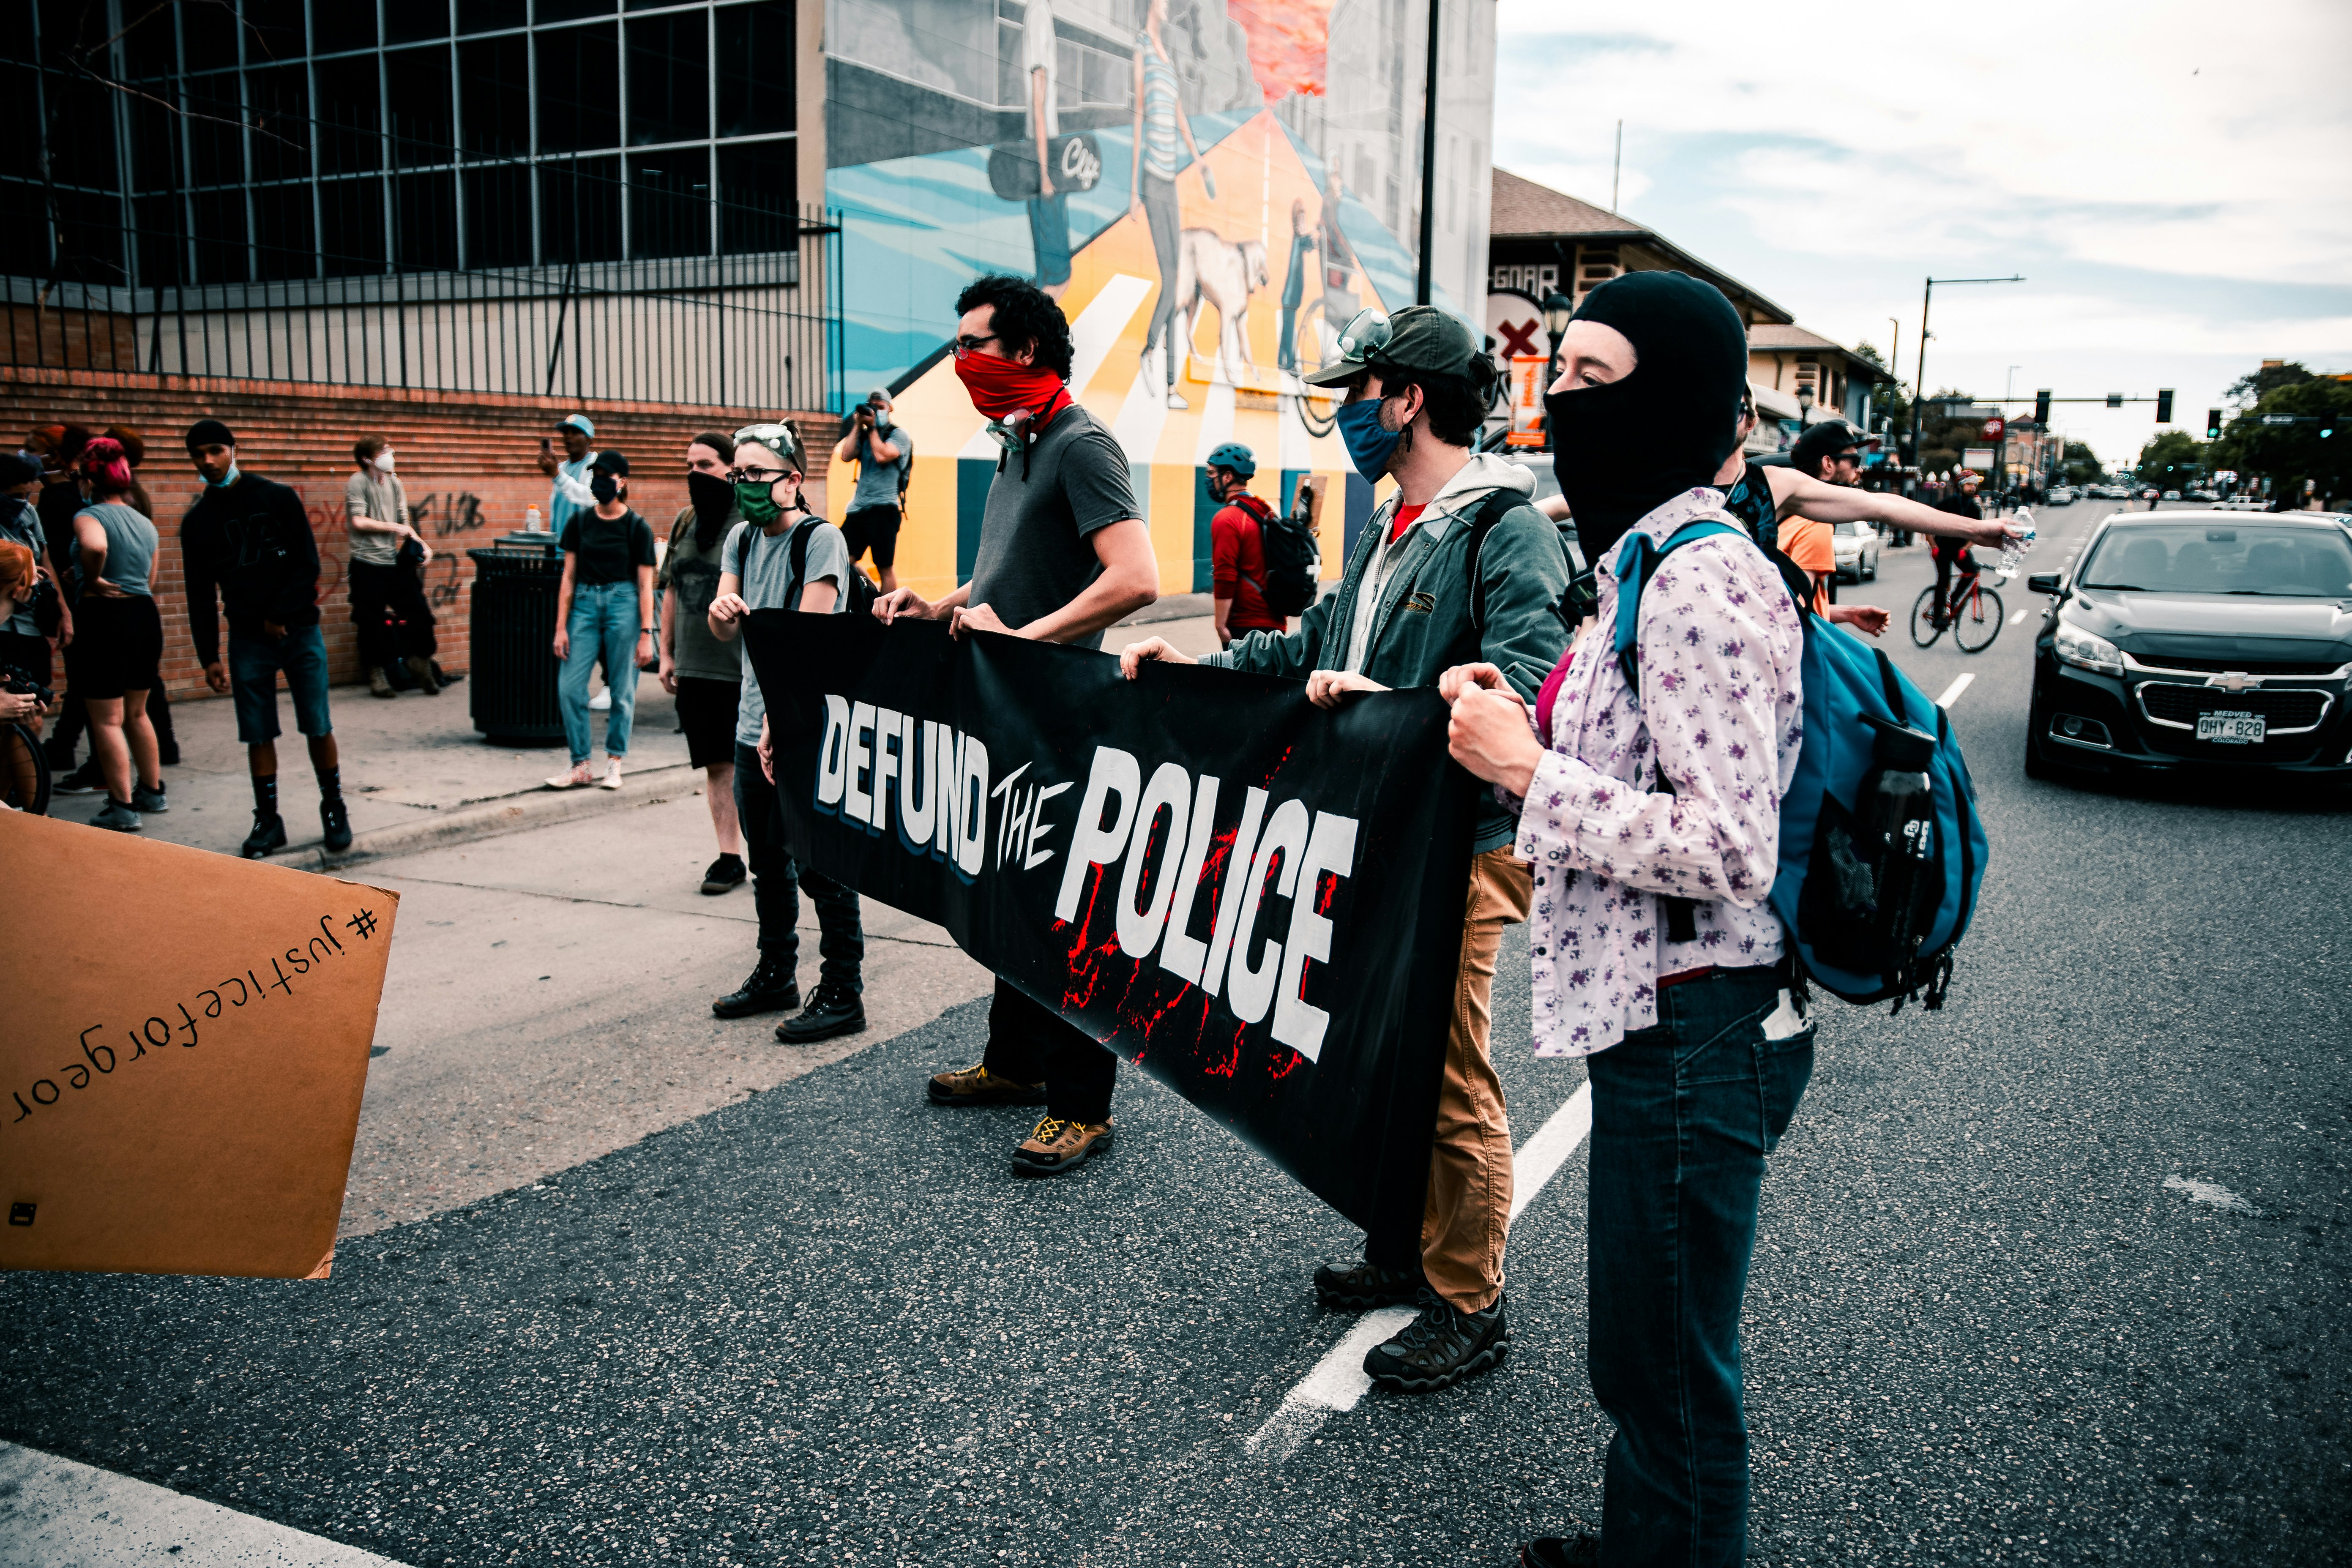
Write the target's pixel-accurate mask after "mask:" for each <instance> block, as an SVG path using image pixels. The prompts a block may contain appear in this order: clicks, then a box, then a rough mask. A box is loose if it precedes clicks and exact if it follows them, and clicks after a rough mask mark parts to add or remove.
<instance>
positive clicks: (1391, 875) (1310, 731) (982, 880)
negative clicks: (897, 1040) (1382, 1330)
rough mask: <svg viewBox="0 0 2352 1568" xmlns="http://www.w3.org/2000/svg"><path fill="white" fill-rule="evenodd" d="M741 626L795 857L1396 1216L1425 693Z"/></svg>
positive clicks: (1440, 809)
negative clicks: (946, 942)
mask: <svg viewBox="0 0 2352 1568" xmlns="http://www.w3.org/2000/svg"><path fill="white" fill-rule="evenodd" d="M746 647H748V649H749V651H750V654H751V662H752V666H753V668H755V669H756V670H757V671H758V673H759V679H760V688H761V692H762V693H763V694H764V695H765V697H766V699H767V704H768V713H769V718H770V732H771V734H772V737H773V738H774V748H775V765H776V784H777V786H778V788H777V794H778V797H779V801H780V810H781V811H782V815H783V818H784V828H785V835H786V837H787V840H788V842H789V843H790V844H791V846H792V848H793V855H794V856H795V858H798V859H800V860H801V861H802V862H803V864H805V865H808V866H811V867H813V868H815V869H816V870H818V871H821V872H823V873H824V875H826V876H828V877H833V878H835V879H839V880H840V881H843V882H845V883H847V884H849V885H850V886H852V887H855V888H856V889H857V890H858V891H859V892H860V893H863V894H865V895H866V896H868V897H870V898H874V899H878V900H881V901H882V902H884V903H886V904H889V905H892V906H894V907H895V908H898V909H900V910H906V911H907V912H908V913H909V914H913V915H918V916H920V917H921V918H923V919H925V920H929V921H937V922H938V923H939V924H940V925H942V926H945V927H946V928H947V929H948V931H950V933H952V934H953V935H954V937H955V939H956V942H958V943H959V944H960V945H961V947H962V948H963V949H964V951H965V952H969V953H971V955H972V957H974V958H975V959H977V960H979V961H980V962H981V963H983V964H986V965H987V966H988V967H989V968H990V969H991V970H992V971H994V972H995V973H998V974H1000V975H1002V976H1003V977H1004V978H1005V979H1007V980H1009V981H1011V982H1012V983H1013V984H1015V985H1017V986H1019V987H1020V988H1021V989H1022V990H1023V991H1024V992H1025V993H1027V994H1029V995H1031V996H1033V997H1034V998H1036V999H1037V1000H1038V1001H1040V1002H1042V1003H1044V1004H1045V1005H1048V1006H1051V1007H1054V1008H1056V1009H1058V1010H1059V1011H1060V1013H1061V1015H1062V1016H1064V1017H1066V1018H1067V1019H1069V1020H1070V1021H1071V1022H1073V1023H1075V1024H1076V1025H1077V1026H1080V1027H1081V1028H1083V1029H1085V1030H1086V1031H1087V1033H1088V1034H1089V1035H1092V1036H1093V1037H1095V1038H1096V1039H1097V1040H1099V1041H1101V1042H1102V1043H1103V1044H1104V1045H1105V1046H1107V1047H1109V1048H1111V1049H1113V1050H1115V1051H1117V1052H1118V1054H1119V1055H1120V1056H1122V1057H1124V1058H1127V1059H1128V1060H1129V1061H1130V1062H1133V1063H1134V1064H1135V1065H1137V1066H1138V1067H1140V1068H1142V1069H1143V1070H1144V1071H1146V1072H1148V1073H1150V1074H1151V1075H1152V1076H1153V1077H1154V1078H1157V1079H1160V1081H1161V1082H1162V1083H1165V1084H1167V1085H1168V1086H1169V1087H1171V1088H1172V1089H1175V1090H1176V1091H1177V1092H1178V1093H1180V1094H1181V1095H1183V1096H1184V1098H1185V1099H1187V1100H1191V1101H1192V1103H1193V1104H1194V1105H1196V1106H1198V1107H1200V1108H1201V1109H1202V1110H1204V1111H1207V1112H1208V1113H1209V1114H1210V1115H1212V1116H1213V1117H1215V1118H1216V1119H1217V1120H1219V1121H1222V1122H1223V1123H1224V1124H1225V1125H1226V1126H1228V1127H1230V1128H1232V1129H1233V1130H1234V1131H1235V1132H1236V1133H1238V1134H1240V1136H1241V1137H1242V1138H1243V1139H1244V1140H1245V1141H1247V1142H1249V1143H1251V1144H1252V1145H1254V1146H1255V1147H1256V1148H1257V1149H1259V1150H1260V1151H1262V1152H1265V1154H1266V1155H1267V1156H1268V1157H1269V1158H1270V1159H1272V1160H1273V1161H1274V1162H1275V1163H1276V1164H1277V1165H1280V1166H1281V1167H1282V1168H1283V1169H1284V1170H1286V1171H1287V1172H1289V1173H1291V1174H1292V1175H1293V1176H1295V1177H1297V1179H1298V1180H1299V1181H1300V1182H1301V1183H1303V1184H1305V1185H1306V1186H1307V1189H1308V1190H1309V1191H1311V1192H1313V1193H1315V1194H1317V1195H1318V1196H1319V1197H1321V1198H1322V1199H1323V1200H1324V1201H1325V1202H1327V1203H1328V1204H1329V1205H1331V1206H1332V1207H1333V1208H1335V1209H1337V1210H1339V1212H1340V1213H1341V1214H1342V1215H1346V1216H1347V1217H1348V1218H1349V1219H1351V1220H1353V1221H1355V1222H1356V1223H1357V1224H1359V1225H1361V1226H1366V1227H1368V1228H1370V1227H1375V1226H1379V1227H1394V1228H1395V1229H1396V1230H1401V1231H1402V1232H1403V1233H1404V1234H1417V1233H1418V1227H1419V1224H1420V1214H1421V1205H1422V1201H1423V1188H1424V1183H1425V1180H1426V1176H1427V1173H1428V1163H1429V1141H1430V1129H1431V1126H1432V1123H1433V1119H1434V1117H1435V1114H1436V1094H1437V1085H1438V1079H1439V1074H1440V1073H1441V1071H1442V1070H1443V1064H1444V1055H1445V1037H1446V1026H1447V1022H1448V1018H1449V1015H1450V1007H1451V1003H1452V997H1453V992H1454V974H1455V966H1456V951H1457V949H1458V947H1459V945H1460V938H1461V923H1462V908H1463V894H1464V889H1465V885H1466V882H1467V879H1468V876H1469V826H1470V816H1471V813H1470V809H1469V806H1470V792H1471V790H1472V789H1473V788H1474V787H1475V784H1474V782H1473V781H1472V780H1471V778H1470V776H1469V775H1468V774H1467V773H1464V772H1463V771H1462V770H1461V769H1460V768H1458V767H1454V766H1453V765H1451V764H1450V763H1448V762H1447V760H1446V754H1445V724H1446V709H1445V705H1444V703H1443V702H1441V701H1440V700H1438V698H1437V696H1436V694H1435V693H1434V692H1433V691H1400V692H1391V693H1381V694H1376V695H1370V696H1366V697H1360V698H1358V699H1356V700H1353V701H1351V702H1349V703H1348V704H1347V705H1346V706H1344V707H1342V708H1340V709H1339V710H1337V711H1329V712H1327V711H1325V710H1322V709H1319V708H1317V707H1315V706H1314V705H1313V704H1311V703H1309V702H1308V701H1307V699H1306V695H1305V693H1306V688H1305V686H1304V685H1303V684H1301V683H1300V682H1297V681H1294V680H1281V679H1273V678H1270V677H1265V676H1254V675H1242V674H1237V673H1235V672H1234V671H1232V670H1226V669H1203V668H1198V667H1195V666H1189V665H1174V666H1171V665H1158V664H1154V665H1148V666H1146V667H1145V668H1144V669H1143V671H1142V678H1141V679H1139V680H1135V681H1132V682H1130V681H1128V680H1126V679H1122V678H1121V677H1120V675H1119V672H1118V660H1117V659H1116V658H1111V657H1110V656H1108V655H1107V654H1100V653H1093V652H1089V651H1087V650H1085V649H1080V648H1068V647H1057V646H1054V645H1051V644H1045V643H1035V642H1029V641H1025V640H1024V639H1021V638H1018V637H1004V636H1000V635H996V634H992V633H980V634H976V635H973V636H970V637H964V638H962V639H961V640H958V639H953V638H950V637H949V636H948V633H947V628H946V626H944V625H943V624H942V623H939V622H901V623H899V624H898V625H896V626H887V627H886V626H883V625H881V623H879V622H877V621H875V620H873V619H871V618H870V617H867V616H814V615H798V614H793V613H791V612H788V611H782V610H761V611H759V612H756V613H755V614H754V615H753V616H751V621H750V624H749V631H748V634H747V641H746ZM1244 865H1246V866H1247V867H1248V868H1249V870H1248V872H1247V873H1246V874H1236V873H1237V868H1241V867H1243V866H1244ZM1252 888H1255V889H1262V890H1261V891H1260V892H1258V893H1257V894H1256V895H1255V897H1253V896H1250V895H1249V892H1248V889H1252Z"/></svg>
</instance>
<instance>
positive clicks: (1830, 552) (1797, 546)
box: [1780, 517, 1837, 577]
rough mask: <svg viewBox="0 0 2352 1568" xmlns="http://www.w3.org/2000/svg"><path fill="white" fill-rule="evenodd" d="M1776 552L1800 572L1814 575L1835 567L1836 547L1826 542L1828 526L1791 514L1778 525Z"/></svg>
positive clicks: (1828, 536) (1828, 541)
mask: <svg viewBox="0 0 2352 1568" xmlns="http://www.w3.org/2000/svg"><path fill="white" fill-rule="evenodd" d="M1780 553H1781V554H1783V555H1786V556H1787V557H1788V558H1789V559H1790V560H1791V561H1793V562H1795V563H1797V567H1798V569H1799V570H1800V571H1802V572H1805V573H1807V574H1811V575H1812V576H1815V577H1818V576H1820V575H1821V574H1822V573H1824V572H1834V571H1836V570H1837V546H1836V545H1834V544H1832V543H1831V542H1830V525H1829V524H1828V523H1826V522H1816V521H1813V520H1812V519H1811V518H1809V517H1792V518H1790V519H1789V521H1786V522H1784V523H1782V524H1781V525H1780Z"/></svg>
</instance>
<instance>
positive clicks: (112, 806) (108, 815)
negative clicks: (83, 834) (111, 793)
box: [89, 797, 139, 833]
mask: <svg viewBox="0 0 2352 1568" xmlns="http://www.w3.org/2000/svg"><path fill="white" fill-rule="evenodd" d="M89 825H90V826H92V827H108V828H111V829H113V830H114V831H115V832H117V833H136V832H138V831H139V814H138V813H137V812H135V811H133V810H131V808H130V807H129V806H127V805H123V804H122V803H121V801H119V800H115V799H113V798H111V797H109V798H108V800H107V803H106V809H105V810H103V811H101V812H100V813H99V814H98V815H97V816H93V817H91V818H90V819H89Z"/></svg>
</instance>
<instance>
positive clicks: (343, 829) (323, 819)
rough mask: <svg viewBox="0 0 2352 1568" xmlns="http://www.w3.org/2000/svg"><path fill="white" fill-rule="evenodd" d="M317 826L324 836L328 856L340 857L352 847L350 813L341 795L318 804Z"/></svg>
mask: <svg viewBox="0 0 2352 1568" xmlns="http://www.w3.org/2000/svg"><path fill="white" fill-rule="evenodd" d="M319 826H320V828H322V829H323V830H324V831H325V834H326V840H327V853H328V854H330V855H340V854H341V853H342V852H343V851H344V850H346V849H349V848H350V847H352V813H351V808H350V807H349V806H347V805H344V804H343V797H342V796H341V795H337V796H336V797H335V798H334V799H332V800H322V801H320V803H319Z"/></svg>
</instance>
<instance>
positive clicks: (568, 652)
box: [547, 452, 654, 789]
mask: <svg viewBox="0 0 2352 1568" xmlns="http://www.w3.org/2000/svg"><path fill="white" fill-rule="evenodd" d="M628 471H629V459H628V458H625V457H623V456H622V455H621V454H620V453H618V452H599V453H597V454H596V461H595V463H594V465H593V467H592V468H590V470H589V493H590V495H591V497H592V498H593V500H594V502H595V504H594V505H593V506H592V507H590V508H589V509H588V510H586V511H579V512H574V513H572V519H571V521H568V522H566V523H565V524H564V525H563V531H562V533H561V534H559V535H558V536H557V538H558V540H559V542H560V543H561V545H562V551H563V581H562V584H560V585H559V586H558V587H557V589H556V593H555V657H556V658H557V659H559V660H560V661H562V666H563V668H562V674H560V675H559V676H558V677H557V678H556V688H555V690H556V699H557V701H558V704H559V705H560V706H561V707H562V710H563V739H564V741H565V742H566V743H567V744H568V745H570V746H571V748H572V766H571V768H570V769H569V770H568V771H566V772H564V773H558V774H556V775H555V776H554V777H553V778H551V779H549V780H548V781H547V787H548V788H550V789H576V788H578V787H579V786H580V785H582V784H603V785H604V787H605V788H606V789H618V788H620V787H621V763H622V762H623V761H624V760H625V758H626V757H627V756H628V754H629V731H630V728H631V725H632V724H633V723H634V721H635V717H636V711H637V670H638V667H639V666H641V665H645V664H649V663H651V662H652V661H653V653H654V531H653V529H652V528H651V527H650V526H648V525H647V524H646V520H645V519H644V518H642V517H640V516H638V515H637V514H636V512H635V511H634V510H631V509H630V507H629V504H628V503H627V502H626V501H625V500H622V499H621V491H620V481H621V479H623V478H624V477H625V475H626V474H627V473H628ZM600 655H601V656H602V657H603V658H604V679H605V681H606V683H607V684H608V686H609V687H610V689H611V691H612V694H613V697H612V708H611V710H610V712H609V713H608V714H607V716H606V718H605V720H604V777H603V778H602V779H596V778H593V776H592V775H591V774H590V773H589V772H588V748H589V720H588V712H589V708H588V670H589V667H590V666H592V665H593V664H594V663H595V662H596V660H597V658H598V657H599V656H600Z"/></svg>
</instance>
